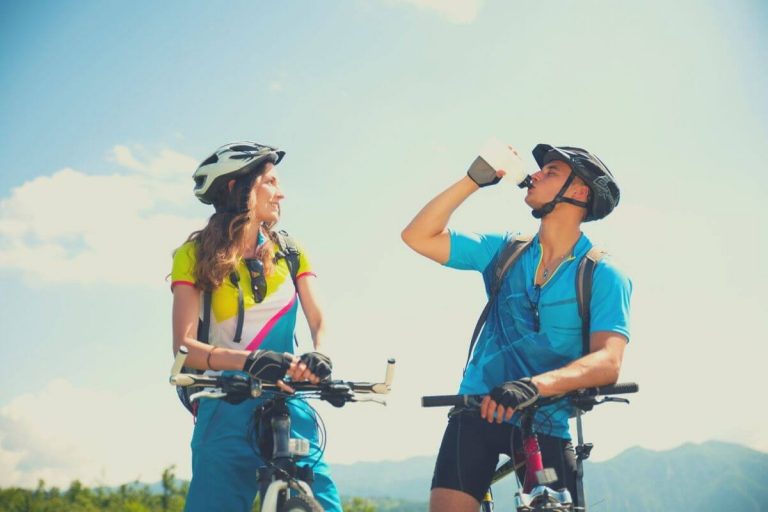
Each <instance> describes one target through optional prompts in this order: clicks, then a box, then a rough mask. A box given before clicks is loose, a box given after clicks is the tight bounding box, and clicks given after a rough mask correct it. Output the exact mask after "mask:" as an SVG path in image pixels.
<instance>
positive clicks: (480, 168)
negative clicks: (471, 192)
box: [467, 156, 501, 187]
mask: <svg viewBox="0 0 768 512" xmlns="http://www.w3.org/2000/svg"><path fill="white" fill-rule="evenodd" d="M467 176H469V178H470V179H471V180H472V181H474V182H475V183H477V186H478V187H487V186H489V185H495V184H497V183H498V182H499V181H501V178H499V177H498V176H496V169H494V168H493V167H491V164H489V163H488V162H486V161H485V159H484V158H483V157H481V156H478V157H477V158H475V161H474V162H472V165H470V166H469V170H468V171H467Z"/></svg>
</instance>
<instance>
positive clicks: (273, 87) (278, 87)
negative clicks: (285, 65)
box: [269, 80, 283, 92]
mask: <svg viewBox="0 0 768 512" xmlns="http://www.w3.org/2000/svg"><path fill="white" fill-rule="evenodd" d="M269 90H270V91H271V92H280V91H282V90H283V83H282V82H280V81H278V80H273V81H272V82H270V83H269Z"/></svg>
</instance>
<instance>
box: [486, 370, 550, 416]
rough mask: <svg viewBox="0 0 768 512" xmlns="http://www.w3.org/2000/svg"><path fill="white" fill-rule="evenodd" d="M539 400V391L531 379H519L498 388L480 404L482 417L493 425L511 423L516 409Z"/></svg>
mask: <svg viewBox="0 0 768 512" xmlns="http://www.w3.org/2000/svg"><path fill="white" fill-rule="evenodd" d="M538 398H539V389H538V388H537V387H536V384H534V383H533V382H532V381H531V379H529V378H525V379H519V380H513V381H511V382H505V383H504V384H502V385H501V386H496V387H495V388H493V389H492V390H491V392H490V394H489V395H488V396H486V397H484V398H483V402H482V403H481V404H480V416H481V417H482V418H483V419H486V420H488V423H492V422H493V420H494V413H496V418H495V419H496V423H501V422H502V421H509V420H510V418H512V415H513V414H514V412H515V409H519V408H521V407H525V406H528V405H531V404H532V403H534V402H535V401H536V400H538Z"/></svg>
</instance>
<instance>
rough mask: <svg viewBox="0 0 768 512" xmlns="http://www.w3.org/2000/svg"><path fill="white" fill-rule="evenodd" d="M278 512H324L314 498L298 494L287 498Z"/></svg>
mask: <svg viewBox="0 0 768 512" xmlns="http://www.w3.org/2000/svg"><path fill="white" fill-rule="evenodd" d="M280 512H324V510H323V507H322V506H321V505H320V503H318V501H317V500H316V499H315V498H313V497H311V496H308V495H306V494H298V495H296V496H293V497H292V498H289V499H288V500H287V501H286V502H285V503H284V504H283V506H282V507H280Z"/></svg>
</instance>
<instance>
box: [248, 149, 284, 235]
mask: <svg viewBox="0 0 768 512" xmlns="http://www.w3.org/2000/svg"><path fill="white" fill-rule="evenodd" d="M284 197H285V196H284V195H283V192H282V190H280V181H279V179H278V177H277V173H276V172H275V166H274V165H273V164H271V163H268V164H267V168H266V169H265V170H264V172H263V173H262V174H261V176H259V177H258V178H256V183H255V184H254V185H253V188H252V189H251V193H250V196H249V197H248V207H249V208H250V209H251V211H252V212H254V213H255V215H256V218H257V219H258V220H259V221H260V222H277V221H278V220H279V219H280V201H282V200H283V198H284Z"/></svg>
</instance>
